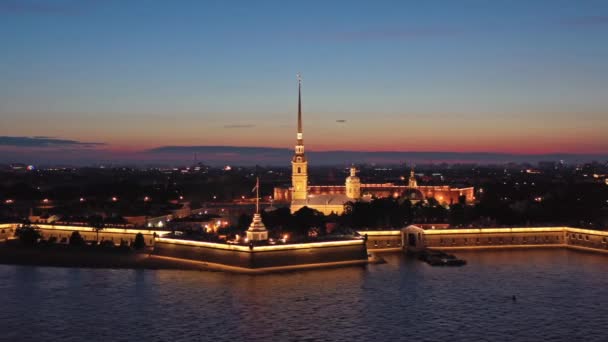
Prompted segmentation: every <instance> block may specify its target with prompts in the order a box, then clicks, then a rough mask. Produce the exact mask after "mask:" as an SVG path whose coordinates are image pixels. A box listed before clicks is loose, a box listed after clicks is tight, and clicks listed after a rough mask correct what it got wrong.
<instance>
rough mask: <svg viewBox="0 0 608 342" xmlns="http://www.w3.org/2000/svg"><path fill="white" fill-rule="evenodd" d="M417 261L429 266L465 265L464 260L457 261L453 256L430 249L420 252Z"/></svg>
mask: <svg viewBox="0 0 608 342" xmlns="http://www.w3.org/2000/svg"><path fill="white" fill-rule="evenodd" d="M418 259H419V260H422V261H424V262H426V263H427V264H429V265H431V266H464V265H466V264H467V262H466V260H463V259H458V258H457V257H456V256H455V255H453V254H447V253H445V252H442V251H435V250H430V249H427V250H424V251H422V252H420V254H419V255H418Z"/></svg>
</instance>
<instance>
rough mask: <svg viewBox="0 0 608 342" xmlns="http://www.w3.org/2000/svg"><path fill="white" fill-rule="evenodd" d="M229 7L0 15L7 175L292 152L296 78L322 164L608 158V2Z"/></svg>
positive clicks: (51, 8)
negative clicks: (227, 151) (53, 162)
mask: <svg viewBox="0 0 608 342" xmlns="http://www.w3.org/2000/svg"><path fill="white" fill-rule="evenodd" d="M233 5H234V4H232V5H231V6H228V5H224V4H222V3H219V2H218V3H205V4H201V3H197V2H186V3H184V4H182V5H181V6H179V7H178V6H171V5H170V4H169V3H168V2H165V1H153V2H148V3H146V6H145V7H142V6H136V5H133V4H131V5H125V4H123V3H120V2H117V1H107V2H99V1H87V2H73V1H58V2H54V3H52V4H49V3H47V2H43V1H24V2H18V3H17V2H13V1H2V2H0V17H2V20H1V21H0V27H1V28H3V30H1V31H2V32H4V33H2V35H1V36H0V37H1V38H2V39H3V40H4V41H5V44H4V45H5V47H6V49H5V50H6V53H5V54H3V56H0V61H2V63H0V65H1V66H0V71H2V74H3V75H6V76H7V78H6V79H8V80H9V82H3V83H2V84H0V114H1V119H0V154H1V155H3V159H4V160H2V162H7V161H11V160H12V161H32V162H33V161H36V160H44V159H45V158H46V159H49V156H51V157H50V158H51V159H53V158H59V160H61V162H69V161H74V162H76V161H78V160H81V159H82V158H85V159H86V158H89V159H90V160H97V161H112V160H114V161H122V160H125V159H126V160H130V159H131V160H135V161H142V162H145V161H152V160H154V161H156V160H157V159H156V157H158V155H159V154H158V153H150V152H149V151H151V150H153V151H157V150H158V149H159V148H160V149H162V148H163V147H167V146H170V147H174V148H177V149H179V148H180V146H185V147H181V148H182V151H181V152H184V151H188V153H187V154H184V153H182V154H174V155H165V157H163V158H166V160H167V161H174V160H176V159H179V160H183V159H184V156H185V155H192V151H190V150H188V147H192V146H207V147H205V148H206V149H207V150H209V147H208V146H234V147H263V148H275V149H281V150H283V149H286V150H289V149H290V148H291V147H292V145H293V136H294V133H295V124H296V122H295V119H296V116H295V114H296V89H297V88H296V87H297V82H296V80H295V73H296V72H298V71H299V72H302V74H303V114H304V117H305V118H306V120H305V121H306V123H305V126H304V131H305V135H306V140H307V149H308V151H310V152H313V153H314V152H318V153H323V152H328V151H355V152H359V153H363V152H393V151H396V152H457V153H479V152H488V153H490V154H504V155H535V154H541V155H548V154H550V155H563V154H580V155H593V156H598V157H600V158H601V157H605V156H606V155H607V154H608V138H607V137H606V136H605V134H604V132H605V131H606V130H608V122H607V121H606V120H605V115H606V112H605V108H606V105H607V104H608V103H607V100H606V98H605V96H604V94H605V90H606V89H608V82H607V81H606V79H608V78H607V77H606V76H607V75H608V70H606V66H605V64H604V63H602V61H603V60H605V59H606V58H608V47H606V46H605V44H602V43H601V41H602V38H603V37H604V36H605V34H606V33H607V31H608V10H607V7H608V6H606V5H605V4H603V3H601V2H593V1H590V2H585V3H582V4H576V5H575V4H571V3H569V2H566V1H560V2H554V1H551V2H549V1H546V2H542V1H541V2H536V3H533V4H530V3H523V2H522V3H518V4H509V6H506V5H505V6H501V5H500V4H485V3H481V2H474V1H469V2H465V3H463V4H459V5H448V4H439V3H435V4H430V3H429V4H423V5H420V4H414V3H410V2H407V3H402V2H398V3H397V2H395V3H388V2H387V3H383V4H382V5H370V4H364V3H351V2H349V3H348V5H346V4H345V5H342V6H341V5H338V4H337V3H334V4H333V5H327V6H323V7H322V9H323V10H319V9H320V8H321V7H320V6H321V3H315V2H310V3H307V4H305V5H303V4H299V5H298V6H297V7H294V6H293V5H287V4H282V3H279V2H276V3H273V2H264V3H261V4H257V5H252V4H247V3H241V4H240V5H239V6H233ZM225 6H226V7H225ZM109 22H111V23H112V25H107V23H109ZM144 32H145V33H144ZM165 151H166V149H165ZM214 153H216V152H214ZM217 153H222V152H221V151H220V152H217ZM52 156H56V157H52ZM155 156H156V157H155ZM17 157H18V158H17ZM12 158H13V159H12ZM14 158H17V159H20V160H15V159H14ZM201 158H204V156H201ZM346 159H348V158H346ZM262 161H263V159H262ZM482 161H483V160H482Z"/></svg>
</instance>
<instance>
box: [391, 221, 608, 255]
mask: <svg viewBox="0 0 608 342" xmlns="http://www.w3.org/2000/svg"><path fill="white" fill-rule="evenodd" d="M401 239H402V245H403V246H404V248H406V249H408V250H420V249H423V248H434V249H441V250H459V249H477V248H484V249H489V248H513V247H567V248H572V249H584V250H590V251H600V252H608V232H605V231H598V230H589V229H579V228H570V227H523V228H476V229H421V228H419V227H417V226H409V227H407V228H404V229H403V230H402V236H401Z"/></svg>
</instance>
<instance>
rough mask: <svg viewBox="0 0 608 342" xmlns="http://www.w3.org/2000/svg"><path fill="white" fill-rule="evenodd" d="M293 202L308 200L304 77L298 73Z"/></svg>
mask: <svg viewBox="0 0 608 342" xmlns="http://www.w3.org/2000/svg"><path fill="white" fill-rule="evenodd" d="M291 184H292V189H293V190H292V191H293V192H292V200H304V201H305V200H307V199H308V163H307V161H306V155H305V154H304V138H303V136H302V77H301V76H300V74H299V73H298V135H297V143H296V146H295V151H294V154H293V159H292V160H291Z"/></svg>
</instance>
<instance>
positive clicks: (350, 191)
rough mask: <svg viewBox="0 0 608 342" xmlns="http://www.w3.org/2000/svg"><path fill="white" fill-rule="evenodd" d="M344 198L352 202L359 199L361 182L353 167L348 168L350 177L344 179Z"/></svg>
mask: <svg viewBox="0 0 608 342" xmlns="http://www.w3.org/2000/svg"><path fill="white" fill-rule="evenodd" d="M346 196H347V197H348V198H350V199H354V200H357V199H359V198H361V180H360V179H359V177H357V169H356V168H355V167H354V166H352V167H351V168H350V176H348V177H347V178H346Z"/></svg>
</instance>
